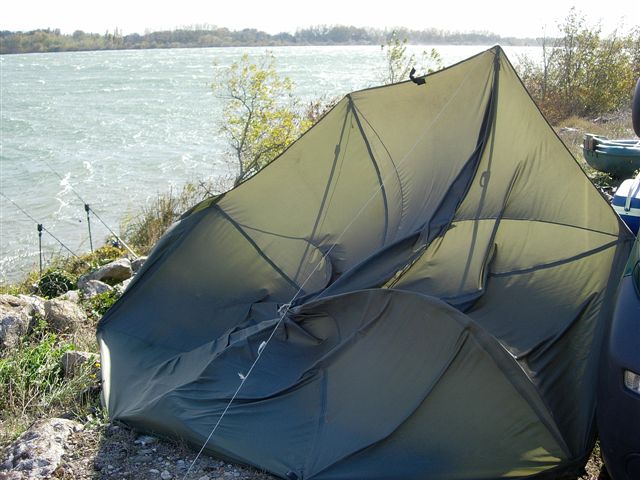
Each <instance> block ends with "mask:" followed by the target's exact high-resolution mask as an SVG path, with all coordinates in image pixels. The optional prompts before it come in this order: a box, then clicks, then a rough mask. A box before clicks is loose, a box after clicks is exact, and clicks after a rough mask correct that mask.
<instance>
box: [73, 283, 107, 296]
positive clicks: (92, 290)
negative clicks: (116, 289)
mask: <svg viewBox="0 0 640 480" xmlns="http://www.w3.org/2000/svg"><path fill="white" fill-rule="evenodd" d="M78 284H80V282H78ZM112 290H113V287H112V286H111V285H108V284H106V283H104V282H101V281H100V280H87V281H85V282H83V283H82V285H81V286H80V291H81V292H82V295H83V296H84V298H92V297H95V296H96V295H100V294H101V293H106V292H111V291H112Z"/></svg>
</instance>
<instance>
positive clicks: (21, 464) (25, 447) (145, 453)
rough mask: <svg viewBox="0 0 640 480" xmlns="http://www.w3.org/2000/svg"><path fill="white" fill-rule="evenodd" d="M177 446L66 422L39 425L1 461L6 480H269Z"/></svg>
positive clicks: (0, 478) (121, 429)
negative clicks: (197, 455)
mask: <svg viewBox="0 0 640 480" xmlns="http://www.w3.org/2000/svg"><path fill="white" fill-rule="evenodd" d="M195 459H196V452H194V451H193V450H190V449H188V448H187V447H185V446H184V445H180V444H177V443H175V442H169V441H163V440H160V439H158V438H156V437H152V436H149V435H143V434H138V433H136V432H134V431H132V430H130V429H128V428H127V427H125V426H122V425H111V424H109V425H103V426H97V425H88V426H83V425H82V424H80V423H78V422H74V421H70V420H65V419H49V420H44V421H39V422H36V424H35V425H34V428H32V429H30V430H28V431H27V432H25V433H24V434H23V435H21V436H20V438H18V440H16V441H15V442H14V443H13V444H11V445H10V446H9V447H8V448H7V449H6V451H5V452H4V454H3V457H1V458H0V462H2V463H0V480H9V479H11V480H23V479H24V480H26V479H46V478H55V479H65V480H67V479H69V480H71V479H78V480H87V479H103V480H107V479H109V480H112V479H113V480H121V479H124V480H129V479H135V480H138V479H140V480H169V479H184V480H235V479H238V480H268V479H273V478H274V477H272V476H270V475H267V474H265V473H262V472H259V471H256V470H254V469H251V468H249V467H242V466H238V465H233V464H230V463H227V462H223V461H221V460H217V459H214V458H212V457H210V456H208V455H205V454H203V455H201V456H200V457H199V458H198V459H197V461H195V463H194V460H195Z"/></svg>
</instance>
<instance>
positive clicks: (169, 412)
mask: <svg viewBox="0 0 640 480" xmlns="http://www.w3.org/2000/svg"><path fill="white" fill-rule="evenodd" d="M631 240H632V235H631V234H630V232H629V231H628V230H627V229H626V227H625V226H624V224H622V223H621V222H620V220H619V219H618V217H617V216H616V215H615V213H614V212H613V210H612V209H611V207H610V206H609V205H608V203H607V201H606V200H605V199H604V198H603V197H602V196H601V195H600V194H599V192H598V191H597V190H596V189H595V188H594V187H593V185H592V184H591V183H590V181H589V180H588V178H587V177H586V176H585V175H584V174H583V173H582V171H581V168H580V166H579V165H578V164H577V162H576V161H575V159H574V158H573V157H572V156H571V154H570V153H569V152H568V151H567V149H566V148H565V147H564V145H563V144H562V142H561V141H560V140H559V138H558V137H557V136H556V135H555V134H554V132H553V130H552V128H551V127H550V126H549V125H548V123H547V122H546V121H545V119H544V118H543V116H542V115H541V113H540V112H539V110H538V109H537V107H536V106H535V104H534V103H533V101H532V100H531V98H530V97H529V95H528V93H527V92H526V90H525V88H524V87H523V85H522V84H521V82H520V80H519V78H518V77H517V75H516V73H515V71H514V69H513V67H512V65H511V64H510V63H509V61H508V59H507V58H506V56H505V55H504V52H503V51H502V50H501V49H500V47H494V48H492V49H490V50H487V51H485V52H483V53H481V54H479V55H476V56H474V57H472V58H470V59H468V60H466V61H463V62H461V63H459V64H457V65H454V66H452V67H449V68H447V69H445V70H442V71H439V72H436V73H434V74H431V75H428V76H427V77H426V82H425V84H423V85H416V84H415V83H413V82H403V83H398V84H394V85H390V86H385V87H378V88H372V89H367V90H362V91H358V92H354V93H351V94H349V95H347V96H346V97H345V98H344V99H342V100H341V101H340V102H339V103H338V104H337V105H336V106H335V107H334V108H333V109H332V110H331V111H330V112H329V113H328V114H327V115H325V116H324V117H323V118H322V119H321V120H320V121H319V122H318V123H317V124H316V125H315V126H314V127H313V128H312V129H310V130H309V131H308V132H307V133H306V134H305V135H303V136H302V137H301V138H300V139H299V140H298V141H297V142H296V143H294V144H293V145H292V146H291V147H290V148H289V149H288V150H286V151H285V152H284V153H283V154H282V155H281V156H280V157H279V158H278V159H276V160H275V161H274V162H272V163H271V164H270V165H269V166H267V167H266V168H264V169H263V170H262V171H261V172H260V173H259V174H257V175H255V176H254V177H252V178H251V179H249V180H248V181H245V182H244V183H242V184H241V185H239V186H238V187H237V188H235V189H234V190H232V191H230V192H228V193H227V194H225V195H223V196H220V197H217V198H215V199H210V200H207V201H205V202H203V203H202V204H200V205H198V206H197V207H195V208H194V209H192V210H191V211H190V212H188V213H187V214H185V215H184V216H183V218H182V219H181V220H180V221H179V222H178V223H177V224H175V225H174V226H173V227H172V229H171V230H170V231H169V232H167V233H166V234H165V236H164V237H163V238H162V239H161V240H160V242H159V243H158V245H157V246H156V247H155V249H154V251H153V252H152V254H151V255H150V257H149V259H148V260H147V262H146V263H145V265H144V267H143V269H142V270H141V272H140V273H139V274H138V275H137V276H136V278H135V280H134V281H133V282H132V283H131V285H130V286H129V288H128V289H127V291H126V292H125V293H124V295H123V296H122V298H121V299H120V300H119V301H118V302H117V303H116V304H115V305H114V307H113V308H112V309H111V310H110V311H109V312H108V313H107V315H106V316H105V317H104V318H103V319H102V321H101V322H100V324H99V327H98V338H99V342H100V346H101V353H102V363H103V370H102V372H103V386H104V390H103V394H104V401H105V404H106V406H107V407H108V410H109V414H110V416H111V418H113V419H117V420H121V421H123V422H125V423H128V424H130V425H132V426H133V427H136V428H139V429H141V430H144V431H150V432H155V433H156V434H160V435H166V436H177V437H181V438H183V439H185V440H187V441H188V442H190V443H192V444H193V445H195V446H196V447H197V448H199V447H201V446H202V445H203V444H204V443H205V440H206V439H207V437H208V436H209V434H210V432H211V431H212V429H213V427H214V425H216V423H217V422H218V420H219V419H220V416H221V414H222V412H223V411H224V410H225V408H226V407H227V406H228V404H229V400H230V399H231V398H232V397H233V395H234V392H235V391H236V389H237V388H238V385H239V383H240V379H241V378H242V377H243V376H245V375H246V374H247V373H248V371H249V369H250V368H251V367H252V365H254V362H255V367H254V369H253V370H252V372H251V375H250V377H248V378H247V380H246V382H245V384H244V385H243V388H242V389H241V390H240V391H239V393H238V395H237V397H236V398H235V400H234V401H233V403H231V405H230V406H229V409H228V411H227V413H226V414H225V416H224V418H223V419H222V421H221V422H220V425H219V427H218V429H217V430H216V432H215V435H213V436H212V437H211V439H210V440H209V441H208V442H207V443H206V451H207V452H209V453H211V454H214V455H217V456H220V457H222V458H225V459H230V460H235V461H238V462H242V463H246V464H250V465H254V466H256V467H258V468H261V469H264V470H267V471H269V472H271V473H273V474H275V475H277V476H280V477H283V478H289V479H293V478H297V479H312V478H313V479H327V480H328V479H391V478H399V479H400V478H402V479H412V478H414V479H427V478H428V479H448V480H452V479H493V478H497V477H510V478H524V477H536V478H543V477H545V476H546V475H553V474H556V473H558V472H573V471H576V470H577V469H578V468H579V467H580V466H581V464H584V461H585V458H586V456H587V455H588V452H589V449H590V447H591V446H592V442H593V438H594V431H593V419H594V411H595V385H596V378H597V369H598V361H599V356H600V349H601V346H602V344H603V338H604V337H605V336H606V333H607V329H608V327H609V319H610V314H611V299H612V293H613V290H614V289H615V285H616V283H617V280H618V278H619V276H620V275H621V273H622V269H623V267H624V263H625V260H626V258H627V256H628V253H629V249H630V246H631ZM283 306H284V307H283ZM274 329H275V331H274ZM265 345H266V346H265ZM259 355H260V356H259ZM258 356H259V359H258V361H257V362H256V359H257V358H258Z"/></svg>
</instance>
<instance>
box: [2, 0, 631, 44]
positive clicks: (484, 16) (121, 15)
mask: <svg viewBox="0 0 640 480" xmlns="http://www.w3.org/2000/svg"><path fill="white" fill-rule="evenodd" d="M573 5H576V9H577V10H578V11H579V12H581V13H583V14H585V16H586V17H587V20H588V21H589V22H590V23H595V22H601V25H602V28H603V32H605V33H607V34H608V33H610V32H611V31H613V30H614V29H615V28H617V27H618V26H619V25H624V27H625V28H627V29H628V28H630V27H633V26H640V0H606V1H602V0H524V1H523V0H510V1H509V0H453V1H452V0H444V1H431V2H429V1H425V0H422V1H420V2H417V1H415V2H399V1H389V0H386V1H383V2H375V1H371V0H368V1H364V0H320V1H312V2H309V1H307V2H305V1H301V0H235V1H233V0H222V1H220V0H208V1H206V0H180V1H171V0H168V1H162V0H160V1H158V0H110V1H108V2H96V3H94V2H89V1H87V0H55V1H52V0H18V1H9V2H5V3H4V5H3V7H2V14H1V16H0V30H11V31H18V30H23V31H26V30H34V29H37V28H51V29H56V28H57V29H60V30H61V31H62V32H63V33H73V32H74V31H75V30H83V31H85V32H91V33H105V32H106V31H107V30H108V31H110V32H113V31H114V30H115V29H116V28H118V29H119V30H120V31H121V32H123V33H124V34H129V33H140V34H143V33H145V31H155V30H172V29H175V28H178V27H183V26H188V25H203V24H208V25H214V26H218V27H227V28H230V29H232V30H239V29H242V28H257V29H259V30H263V31H265V32H267V33H272V34H273V33H279V32H290V33H293V32H295V31H296V29H298V28H305V27H309V26H314V25H354V26H356V27H376V28H385V27H388V28H393V27H399V26H402V27H407V28H411V29H417V30H423V29H428V28H437V29H441V30H449V31H457V32H470V31H482V32H492V33H497V34H499V35H501V36H515V37H539V36H542V35H545V34H546V35H547V36H553V34H554V33H555V32H556V26H557V23H558V22H559V21H561V20H562V19H564V18H565V17H566V15H567V13H568V12H569V10H570V8H571V7H572V6H573Z"/></svg>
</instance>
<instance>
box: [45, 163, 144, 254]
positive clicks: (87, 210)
mask: <svg viewBox="0 0 640 480" xmlns="http://www.w3.org/2000/svg"><path fill="white" fill-rule="evenodd" d="M42 161H43V162H44V163H45V165H46V166H47V167H49V170H51V171H52V172H53V174H54V175H55V176H56V177H58V178H59V179H60V181H62V182H64V181H65V179H64V178H62V175H60V174H59V173H58V172H57V171H56V170H54V168H53V167H52V166H51V164H50V163H49V162H47V161H46V160H45V159H42ZM67 185H69V188H71V191H72V192H73V193H74V194H75V195H76V197H78V199H79V200H80V201H81V202H82V203H83V204H84V211H85V212H87V226H88V228H89V245H90V247H91V252H92V253H93V239H92V237H91V216H90V215H89V213H90V212H91V213H93V215H94V216H95V217H96V218H97V219H98V220H99V221H100V223H102V225H104V226H105V227H106V228H107V230H109V231H110V232H111V234H112V235H113V236H114V237H116V240H118V242H119V243H120V244H121V245H122V246H123V247H124V248H125V249H127V251H128V252H129V253H131V255H133V256H134V257H135V258H138V254H137V253H136V252H134V251H133V250H132V249H131V247H129V245H127V244H126V243H125V241H124V240H122V238H120V237H119V236H118V234H117V233H116V232H114V231H113V230H112V229H111V227H109V225H107V224H106V223H105V222H104V221H103V220H102V218H100V216H99V215H98V214H97V213H96V211H95V210H94V209H93V208H91V206H90V205H89V204H88V203H87V202H86V201H85V200H84V198H82V197H81V196H80V194H79V193H78V191H77V190H76V189H75V188H73V185H71V183H70V182H67Z"/></svg>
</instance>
